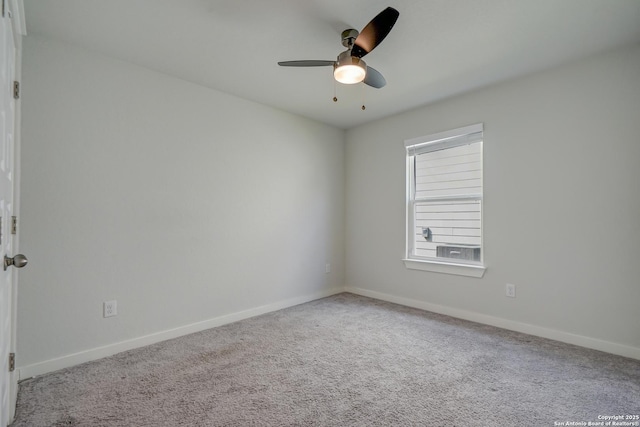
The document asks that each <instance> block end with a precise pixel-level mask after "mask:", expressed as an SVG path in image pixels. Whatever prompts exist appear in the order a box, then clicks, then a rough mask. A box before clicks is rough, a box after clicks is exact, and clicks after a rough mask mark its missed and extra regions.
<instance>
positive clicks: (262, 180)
mask: <svg viewBox="0 0 640 427" xmlns="http://www.w3.org/2000/svg"><path fill="white" fill-rule="evenodd" d="M22 88H23V98H22V108H23V110H22V111H23V136H22V162H21V163H22V208H21V210H22V213H21V215H22V217H21V219H20V226H21V249H22V251H23V252H24V253H25V254H26V255H27V256H28V257H29V266H28V268H25V269H24V270H23V271H21V277H20V294H19V312H18V314H19V316H18V352H17V355H18V356H17V359H18V365H19V366H21V367H23V368H24V367H25V366H26V367H28V366H33V365H34V364H36V365H37V364H40V363H43V362H44V363H45V365H46V362H47V361H49V360H51V359H56V358H65V357H68V356H69V355H72V354H74V353H77V352H86V351H90V350H91V349H95V348H97V347H101V346H108V345H111V344H113V343H118V342H121V341H125V340H131V339H135V338H137V337H141V336H144V335H148V334H154V333H157V332H161V331H166V330H170V329H172V328H178V327H181V326H184V325H189V324H192V323H194V322H201V321H206V320H208V319H212V318H217V317H219V316H223V315H226V314H229V313H237V312H240V311H242V310H251V309H254V308H256V307H260V306H263V305H269V304H276V305H277V304H278V303H279V302H282V301H291V300H292V299H293V300H295V299H296V298H298V299H300V298H301V299H302V300H303V299H305V298H308V297H317V296H319V295H323V294H326V293H328V292H330V291H331V289H334V288H339V287H341V286H342V285H343V283H344V273H343V271H344V267H343V260H344V254H343V234H344V230H343V228H344V131H342V130H338V129H334V128H331V127H329V126H325V125H321V124H318V123H316V122H313V121H310V120H307V119H303V118H300V117H297V116H295V115H292V114H288V113H284V112H282V111H279V110H276V109H273V108H270V107H266V106H263V105H259V104H256V103H252V102H249V101H245V100H242V99H239V98H236V97H233V96H229V95H226V94H224V93H220V92H216V91H213V90H209V89H205V88H203V87H199V86H197V85H194V84H191V83H187V82H184V81H181V80H177V79H175V78H172V77H168V76H165V75H162V74H158V73H155V72H153V71H150V70H147V69H143V68H140V67H137V66H134V65H131V64H128V63H124V62H120V61H116V60H113V59H109V58H107V57H103V56H99V55H97V54H93V53H90V52H87V51H83V50H80V49H76V48H74V47H72V46H69V45H65V44H58V43H54V42H51V41H47V40H44V39H40V38H37V37H34V36H29V37H27V38H26V40H25V46H24V73H23V84H22ZM325 262H330V263H331V265H332V272H331V273H330V274H325ZM111 299H116V300H117V301H118V310H119V315H118V316H117V317H114V318H108V319H104V318H102V302H103V301H105V300H111ZM100 354H101V353H99V354H98V355H100ZM85 358H86V357H85ZM81 360H83V359H82V357H81V358H79V359H78V358H75V359H70V362H73V361H76V362H77V361H81ZM65 364H68V363H66V362H65V363H62V364H58V365H55V364H54V365H46V366H44V367H41V368H39V370H40V371H42V370H47V369H49V368H50V367H52V366H54V367H55V366H64V365H65ZM35 371H36V373H38V369H35ZM31 372H33V370H32V371H31Z"/></svg>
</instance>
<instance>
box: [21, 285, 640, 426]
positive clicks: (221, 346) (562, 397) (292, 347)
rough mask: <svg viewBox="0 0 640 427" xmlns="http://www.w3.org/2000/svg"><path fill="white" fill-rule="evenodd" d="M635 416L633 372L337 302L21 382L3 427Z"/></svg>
mask: <svg viewBox="0 0 640 427" xmlns="http://www.w3.org/2000/svg"><path fill="white" fill-rule="evenodd" d="M637 414H640V361H638V360H633V359H628V358H624V357H619V356H614V355H610V354H606V353H602V352H599V351H595V350H589V349H585V348H581V347H576V346H572V345H568V344H564V343H560V342H556V341H551V340H547V339H543V338H537V337H533V336H529V335H524V334H520V333H515V332H510V331H506V330H503V329H498V328H494V327H491V326H485V325H481V324H477V323H472V322H467V321H463V320H459V319H454V318H451V317H447V316H443V315H438V314H434V313H429V312H425V311H421V310H417V309H412V308H407V307H403V306H399V305H395V304H391V303H387V302H382V301H378V300H374V299H370V298H365V297H361V296H356V295H353V294H348V293H344V294H339V295H335V296H332V297H329V298H324V299H321V300H317V301H313V302H310V303H307V304H302V305H299V306H295V307H291V308H288V309H284V310H280V311H277V312H273V313H269V314H265V315H262V316H258V317H254V318H251V319H247V320H243V321H240V322H236V323H232V324H229V325H225V326H221V327H218V328H214V329H210V330H207V331H203V332H199V333H196V334H191V335H188V336H184V337H180V338H177V339H173V340H169V341H164V342H161V343H158V344H154V345H151V346H148V347H144V348H139V349H135V350H131V351H127V352H124V353H120V354H117V355H114V356H111V357H108V358H105V359H101V360H98V361H94V362H89V363H85V364H82V365H78V366H74V367H71V368H67V369H64V370H60V371H57V372H53V373H49V374H46V375H43V376H40V377H36V378H33V379H30V380H27V381H24V382H22V383H21V385H20V391H19V396H18V406H17V414H16V420H15V422H14V424H13V427H23V426H29V427H37V426H92V427H93V426H137V427H142V426H396V425H397V426H558V425H561V424H560V423H563V424H562V425H572V424H568V423H580V424H573V425H583V424H581V423H584V425H587V423H589V422H597V421H601V419H599V417H603V416H617V415H623V416H624V415H630V416H633V415H637ZM620 421H624V420H620ZM631 422H633V420H631ZM610 425H612V424H610ZM620 425H625V424H620ZM628 425H638V424H628Z"/></svg>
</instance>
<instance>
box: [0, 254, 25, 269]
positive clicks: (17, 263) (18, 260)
mask: <svg viewBox="0 0 640 427" xmlns="http://www.w3.org/2000/svg"><path fill="white" fill-rule="evenodd" d="M27 262H29V260H28V259H27V257H26V256H24V255H22V254H18V255H16V256H14V257H13V258H9V257H8V256H6V255H5V256H4V271H7V267H9V266H11V265H13V266H14V267H15V268H22V267H24V266H25V265H27Z"/></svg>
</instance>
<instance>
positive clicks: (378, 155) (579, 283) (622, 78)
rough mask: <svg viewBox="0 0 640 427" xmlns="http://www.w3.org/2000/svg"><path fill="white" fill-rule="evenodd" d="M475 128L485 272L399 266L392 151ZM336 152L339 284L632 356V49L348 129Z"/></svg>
mask: <svg viewBox="0 0 640 427" xmlns="http://www.w3.org/2000/svg"><path fill="white" fill-rule="evenodd" d="M425 72H428V70H427V71H425ZM480 122H482V123H484V137H485V139H484V168H485V173H484V239H485V246H484V256H485V263H486V265H487V266H488V269H487V272H486V274H485V275H484V277H483V278H482V279H475V278H467V277H461V276H451V275H444V274H437V273H429V272H424V271H415V270H407V269H405V267H404V265H403V263H402V261H401V259H402V258H403V255H404V247H405V157H404V156H405V152H404V147H403V142H404V140H405V139H410V138H414V137H418V136H422V135H428V134H432V133H436V132H441V131H446V130H449V129H454V128H458V127H461V126H465V125H470V124H474V123H480ZM346 153H347V164H346V170H347V214H346V218H347V219H346V221H347V224H346V231H347V235H346V260H347V263H346V268H347V271H346V284H347V285H348V286H350V287H353V288H358V290H359V291H360V292H362V293H365V294H369V295H374V296H383V297H387V298H390V299H392V300H397V301H401V302H404V303H409V304H414V305H416V306H422V307H433V308H435V309H439V310H440V311H443V312H450V313H457V314H461V315H465V316H467V317H469V318H473V319H478V320H481V321H485V320H487V321H489V322H493V323H496V324H500V325H503V326H507V327H515V328H516V329H518V328H519V329H524V330H528V331H532V332H542V334H543V335H544V334H546V335H549V336H555V337H560V338H565V339H566V338H569V340H571V339H570V338H571V337H572V336H574V335H577V336H581V337H586V338H587V339H586V340H581V339H576V340H574V341H576V342H578V343H587V344H596V345H595V347H598V346H599V344H598V343H599V342H600V341H601V342H600V344H603V345H600V347H602V348H605V349H608V350H613V351H617V352H619V353H625V354H627V355H632V356H635V357H640V327H639V325H640V309H639V308H638V302H639V301H640V263H639V262H638V259H639V254H640V190H639V186H640V47H639V46H635V47H632V48H627V49H622V50H618V51H614V52H609V53H606V54H602V55H599V56H595V57H591V58H588V59H586V60H582V61H580V62H576V63H572V64H569V65H566V66H563V67H561V68H557V69H554V70H549V71H545V72H541V73H537V74H534V75H530V76H527V77H525V78H520V79H518V80H514V81H510V82H506V83H503V84H499V85H495V86H492V87H488V88H486V89H483V90H478V91H475V92H472V93H468V94H465V95H462V96H458V97H455V98H452V99H449V100H445V101H442V102H439V103H437V104H434V105H431V106H427V107H424V108H420V109H416V110H413V111H409V112H406V113H403V114H400V115H397V116H394V117H390V118H387V119H384V120H380V121H378V122H376V123H373V124H368V125H365V126H361V127H359V128H355V129H352V130H350V131H348V132H347V151H346ZM507 282H508V283H513V284H515V285H516V286H517V298H516V299H510V298H506V297H505V284H506V283H507ZM527 325H529V326H532V327H529V326H527ZM554 331H557V332H559V333H558V334H554ZM608 344H612V345H608Z"/></svg>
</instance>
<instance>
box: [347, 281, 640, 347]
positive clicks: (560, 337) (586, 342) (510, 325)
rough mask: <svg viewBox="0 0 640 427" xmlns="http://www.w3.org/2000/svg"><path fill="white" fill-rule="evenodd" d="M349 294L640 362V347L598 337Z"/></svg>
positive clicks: (366, 293)
mask: <svg viewBox="0 0 640 427" xmlns="http://www.w3.org/2000/svg"><path fill="white" fill-rule="evenodd" d="M344 290H345V291H346V292H350V293H353V294H357V295H362V296H365V297H370V298H375V299H379V300H383V301H388V302H392V303H395V304H400V305H404V306H407V307H413V308H419V309H421V310H426V311H431V312H434V313H439V314H445V315H447V316H451V317H456V318H459V319H464V320H470V321H472V322H477V323H482V324H485V325H491V326H496V327H498V328H502V329H508V330H510V331H516V332H522V333H525V334H529V335H535V336H538V337H542V338H548V339H552V340H555V341H561V342H565V343H568V344H574V345H577V346H580V347H587V348H591V349H594V350H600V351H604V352H606V353H611V354H617V355H619V356H625V357H630V358H632V359H638V360H640V348H637V347H631V346H628V345H624V344H617V343H614V342H610V341H604V340H599V339H596V338H590V337H585V336H583V335H576V334H572V333H569V332H563V331H558V330H555V329H549V328H544V327H541V326H535V325H530V324H527V323H520V322H516V321H513V320H508V319H503V318H500V317H494V316H489V315H486V314H480V313H474V312H471V311H466V310H460V309H457V308H451V307H446V306H443V305H438V304H431V303H428V302H424V301H419V300H415V299H411V298H404V297H398V296H394V295H389V294H385V293H382V292H377V291H371V290H368V289H362V288H355V287H349V286H347V287H345V288H344Z"/></svg>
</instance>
